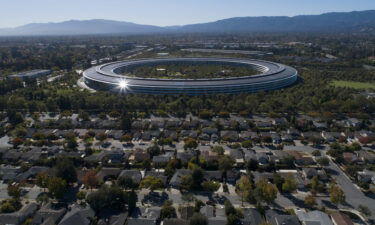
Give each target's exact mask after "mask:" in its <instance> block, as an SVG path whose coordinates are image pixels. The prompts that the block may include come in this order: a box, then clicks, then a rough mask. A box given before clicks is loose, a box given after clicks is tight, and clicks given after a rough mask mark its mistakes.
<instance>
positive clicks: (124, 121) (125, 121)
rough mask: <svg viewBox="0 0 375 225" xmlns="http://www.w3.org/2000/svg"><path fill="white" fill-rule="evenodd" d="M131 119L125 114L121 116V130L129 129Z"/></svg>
mask: <svg viewBox="0 0 375 225" xmlns="http://www.w3.org/2000/svg"><path fill="white" fill-rule="evenodd" d="M131 127H132V121H131V119H130V118H129V117H127V116H125V117H122V118H121V129H122V130H131Z"/></svg>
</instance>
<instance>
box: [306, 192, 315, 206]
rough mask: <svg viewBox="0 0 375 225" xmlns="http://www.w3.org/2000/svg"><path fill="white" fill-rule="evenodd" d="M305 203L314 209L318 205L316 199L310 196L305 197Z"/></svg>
mask: <svg viewBox="0 0 375 225" xmlns="http://www.w3.org/2000/svg"><path fill="white" fill-rule="evenodd" d="M304 203H305V205H307V206H308V207H310V208H313V207H314V206H315V205H316V199H315V197H314V196H313V195H308V196H306V197H305V200H304Z"/></svg>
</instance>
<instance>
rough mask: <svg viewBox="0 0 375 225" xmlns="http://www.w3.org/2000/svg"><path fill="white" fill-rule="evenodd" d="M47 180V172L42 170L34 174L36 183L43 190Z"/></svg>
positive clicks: (46, 185)
mask: <svg viewBox="0 0 375 225" xmlns="http://www.w3.org/2000/svg"><path fill="white" fill-rule="evenodd" d="M48 181H49V175H48V173H45V172H42V173H38V174H37V175H36V185H38V186H39V187H41V188H43V190H44V189H45V188H47V187H48Z"/></svg>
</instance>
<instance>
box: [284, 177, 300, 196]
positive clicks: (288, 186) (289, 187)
mask: <svg viewBox="0 0 375 225" xmlns="http://www.w3.org/2000/svg"><path fill="white" fill-rule="evenodd" d="M282 190H283V191H284V192H294V191H295V190H297V182H296V179H295V178H294V176H293V174H288V175H287V177H286V178H285V180H284V183H283V186H282Z"/></svg>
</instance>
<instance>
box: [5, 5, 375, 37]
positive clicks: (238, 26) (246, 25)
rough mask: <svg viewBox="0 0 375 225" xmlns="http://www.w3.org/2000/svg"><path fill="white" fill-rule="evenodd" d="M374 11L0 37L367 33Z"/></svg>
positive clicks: (104, 24)
mask: <svg viewBox="0 0 375 225" xmlns="http://www.w3.org/2000/svg"><path fill="white" fill-rule="evenodd" d="M371 31H375V10H368V11H356V12H343V13H325V14H321V15H305V16H294V17H286V16H274V17H237V18H229V19H224V20H218V21H215V22H209V23H201V24H190V25H184V26H171V27H158V26H151V25H140V24H135V23H129V22H121V21H112V20H99V19H98V20H85V21H79V20H70V21H65V22H61V23H33V24H27V25H24V26H20V27H16V28H8V29H0V35H2V36H5V35H16V36H17V35H85V34H88V35H89V34H150V33H168V32H169V33H183V32H186V33H187V32H189V33H252V32H325V33H327V32H328V33H332V32H371Z"/></svg>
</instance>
